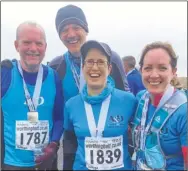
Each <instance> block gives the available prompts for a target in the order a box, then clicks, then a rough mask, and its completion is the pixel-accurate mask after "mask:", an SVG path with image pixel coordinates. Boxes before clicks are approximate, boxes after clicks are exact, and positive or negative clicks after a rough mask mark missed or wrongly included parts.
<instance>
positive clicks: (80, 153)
mask: <svg viewBox="0 0 188 171" xmlns="http://www.w3.org/2000/svg"><path fill="white" fill-rule="evenodd" d="M101 105H102V103H96V104H92V105H91V106H92V110H93V114H94V119H95V123H96V124H98V119H99V113H100V109H101ZM75 106H76V107H75ZM135 109H136V99H135V97H134V96H133V95H132V94H131V93H128V92H123V91H121V90H118V89H114V91H112V94H111V101H110V106H109V110H108V114H107V119H106V123H105V127H104V131H103V137H117V136H121V135H122V136H123V154H124V155H123V162H124V167H123V168H120V170H122V169H123V170H130V169H132V164H131V159H130V155H129V152H128V137H127V131H128V122H129V119H130V118H131V116H132V115H133V114H134V112H135ZM64 116H65V118H64V129H65V130H69V131H72V130H74V132H75V134H76V138H77V142H78V147H77V151H76V156H75V160H74V166H73V169H74V170H88V169H87V167H86V162H85V149H84V147H85V138H86V137H91V134H90V131H89V127H88V121H87V117H86V113H85V107H84V101H83V98H82V96H81V95H77V96H75V97H73V98H71V99H70V100H68V101H67V103H66V105H65V110H64ZM117 118H119V119H117ZM115 120H116V121H117V120H118V122H116V121H115Z"/></svg>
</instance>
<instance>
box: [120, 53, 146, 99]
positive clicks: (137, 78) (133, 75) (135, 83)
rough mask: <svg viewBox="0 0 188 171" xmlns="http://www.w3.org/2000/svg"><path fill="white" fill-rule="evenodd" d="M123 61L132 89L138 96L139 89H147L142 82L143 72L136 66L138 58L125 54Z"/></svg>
mask: <svg viewBox="0 0 188 171" xmlns="http://www.w3.org/2000/svg"><path fill="white" fill-rule="evenodd" d="M122 61H123V64H124V70H125V74H126V76H127V81H128V84H129V88H130V91H131V92H132V93H133V94H134V95H135V96H136V94H137V93H138V92H139V91H141V90H144V89H145V87H144V85H143V83H142V78H141V74H140V72H139V71H138V70H137V69H136V67H135V66H136V60H135V58H134V57H133V56H125V57H123V58H122Z"/></svg>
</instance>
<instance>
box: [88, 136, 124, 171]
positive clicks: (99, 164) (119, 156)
mask: <svg viewBox="0 0 188 171" xmlns="http://www.w3.org/2000/svg"><path fill="white" fill-rule="evenodd" d="M85 161H86V167H87V168H88V169H89V170H112V169H118V168H122V167H124V163H123V136H122V135H121V136H118V137H102V138H100V137H86V138H85Z"/></svg>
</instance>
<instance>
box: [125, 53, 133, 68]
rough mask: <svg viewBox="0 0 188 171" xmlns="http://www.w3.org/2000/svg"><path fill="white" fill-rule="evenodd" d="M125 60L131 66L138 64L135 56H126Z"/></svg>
mask: <svg viewBox="0 0 188 171" xmlns="http://www.w3.org/2000/svg"><path fill="white" fill-rule="evenodd" d="M122 60H123V62H125V61H126V62H127V65H128V66H129V67H130V68H135V65H136V60H135V57H133V56H124V57H123V58H122Z"/></svg>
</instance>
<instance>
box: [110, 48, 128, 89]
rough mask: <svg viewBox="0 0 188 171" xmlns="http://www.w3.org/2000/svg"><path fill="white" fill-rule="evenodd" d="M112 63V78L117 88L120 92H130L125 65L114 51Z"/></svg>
mask: <svg viewBox="0 0 188 171" xmlns="http://www.w3.org/2000/svg"><path fill="white" fill-rule="evenodd" d="M111 62H112V72H111V76H112V78H113V79H114V81H115V87H116V88H118V89H120V90H124V91H130V90H129V86H128V82H127V78H126V76H125V72H124V69H123V63H122V61H121V58H120V56H119V55H118V54H117V53H116V52H114V51H112V58H111Z"/></svg>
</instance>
